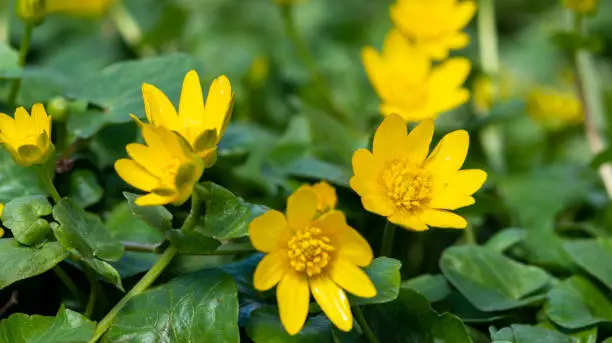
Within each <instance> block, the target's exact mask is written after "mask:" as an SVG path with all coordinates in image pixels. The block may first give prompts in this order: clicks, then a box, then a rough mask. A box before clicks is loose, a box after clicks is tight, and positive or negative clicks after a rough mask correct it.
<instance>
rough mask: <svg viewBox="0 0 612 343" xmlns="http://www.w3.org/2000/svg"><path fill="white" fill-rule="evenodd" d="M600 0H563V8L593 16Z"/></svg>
mask: <svg viewBox="0 0 612 343" xmlns="http://www.w3.org/2000/svg"><path fill="white" fill-rule="evenodd" d="M598 4H599V0H563V6H565V7H566V8H569V9H570V10H572V11H575V12H578V13H581V14H591V13H594V12H595V11H596V10H597V5H598Z"/></svg>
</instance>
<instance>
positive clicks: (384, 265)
mask: <svg viewBox="0 0 612 343" xmlns="http://www.w3.org/2000/svg"><path fill="white" fill-rule="evenodd" d="M401 267H402V263H401V262H400V261H398V260H395V259H392V258H388V257H378V258H376V259H374V261H372V263H371V264H370V265H369V266H368V267H367V268H365V269H364V270H365V272H366V273H367V274H368V276H369V277H370V280H372V283H373V284H374V286H375V287H376V296H375V297H373V298H369V299H366V298H359V297H355V296H352V295H350V294H349V301H350V302H351V304H352V305H368V304H381V303H386V302H389V301H393V300H395V298H397V295H398V294H399V287H400V281H401V275H400V268H401Z"/></svg>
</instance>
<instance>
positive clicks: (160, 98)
mask: <svg viewBox="0 0 612 343" xmlns="http://www.w3.org/2000/svg"><path fill="white" fill-rule="evenodd" d="M142 96H143V98H144V104H145V112H146V114H147V119H148V121H149V123H151V124H154V125H156V126H161V127H165V128H167V129H168V130H171V131H174V132H177V133H178V134H179V135H181V136H182V137H183V138H184V139H185V140H186V141H187V142H188V143H189V144H190V145H191V147H192V149H193V151H195V153H196V154H197V155H198V156H200V157H201V158H202V159H203V160H204V165H205V167H210V166H212V165H213V164H214V163H215V161H216V159H217V143H219V141H220V140H221V137H222V136H223V133H224V132H225V128H226V127H227V124H228V123H229V120H230V117H231V113H232V108H233V105H234V93H233V92H232V86H231V84H230V81H229V80H228V79H227V77H225V76H224V75H222V76H220V77H218V78H217V79H215V80H214V81H213V83H212V84H211V85H210V89H209V90H208V96H207V98H206V105H204V97H203V95H202V86H201V85H200V78H199V77H198V73H197V72H196V71H194V70H192V71H190V72H188V73H187V75H186V76H185V80H184V81H183V89H182V91H181V99H180V105H179V110H178V113H177V111H176V109H175V107H174V105H172V102H170V99H168V97H167V96H166V95H165V94H164V93H163V92H162V91H161V90H159V89H158V88H157V87H155V86H152V85H150V84H146V83H145V84H144V85H143V86H142ZM132 117H133V118H135V119H136V120H137V121H138V122H139V123H141V124H142V122H140V120H138V119H137V118H136V117H135V116H134V115H132Z"/></svg>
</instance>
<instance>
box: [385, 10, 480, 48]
mask: <svg viewBox="0 0 612 343" xmlns="http://www.w3.org/2000/svg"><path fill="white" fill-rule="evenodd" d="M390 11H391V20H392V21H393V24H394V25H395V27H396V28H397V29H399V30H400V31H401V32H402V34H403V35H404V36H406V38H408V39H410V41H412V42H414V43H415V44H416V45H417V46H418V47H419V49H421V50H423V51H424V52H425V53H427V54H428V55H429V56H430V57H431V58H433V59H434V60H443V59H445V58H447V57H448V53H449V51H450V50H454V49H461V48H464V47H466V46H467V45H468V44H469V42H470V36H468V35H467V34H466V33H464V32H461V30H462V29H463V28H464V27H465V26H466V25H467V24H468V23H469V22H470V20H472V17H473V16H474V13H475V12H476V3H475V2H474V1H472V0H466V1H457V0H397V2H396V3H395V4H394V5H392V6H391V9H390Z"/></svg>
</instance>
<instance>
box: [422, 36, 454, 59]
mask: <svg viewBox="0 0 612 343" xmlns="http://www.w3.org/2000/svg"><path fill="white" fill-rule="evenodd" d="M417 46H418V48H419V49H420V50H422V51H424V52H425V53H426V54H427V55H428V56H429V57H430V58H431V59H432V60H434V61H442V60H444V59H447V58H448V53H449V48H448V47H447V46H446V44H445V41H444V38H441V39H436V40H431V41H419V42H418V43H417Z"/></svg>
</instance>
